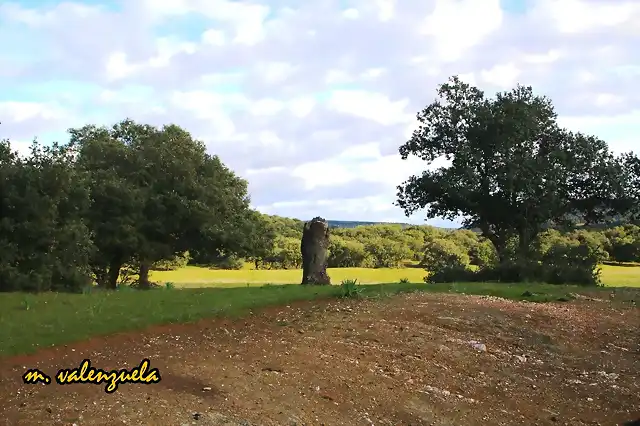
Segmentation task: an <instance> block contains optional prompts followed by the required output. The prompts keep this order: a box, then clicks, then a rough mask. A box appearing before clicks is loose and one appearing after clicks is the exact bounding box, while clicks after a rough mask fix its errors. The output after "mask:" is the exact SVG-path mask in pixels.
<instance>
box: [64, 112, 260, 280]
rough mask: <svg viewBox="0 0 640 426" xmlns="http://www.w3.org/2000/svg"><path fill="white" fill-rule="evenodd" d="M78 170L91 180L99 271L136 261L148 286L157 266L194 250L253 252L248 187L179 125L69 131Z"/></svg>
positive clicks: (111, 273)
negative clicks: (76, 148) (76, 155)
mask: <svg viewBox="0 0 640 426" xmlns="http://www.w3.org/2000/svg"><path fill="white" fill-rule="evenodd" d="M69 133H70V135H71V143H72V144H73V145H75V146H77V147H78V158H77V166H78V168H79V169H80V170H83V171H85V172H86V173H88V174H89V175H90V176H91V179H90V182H91V184H90V191H91V194H92V199H93V203H92V205H91V208H90V209H89V210H90V211H89V214H88V221H89V222H90V223H91V227H92V229H95V232H96V235H97V238H96V240H95V243H96V246H97V248H98V252H97V253H96V256H95V257H94V259H93V262H92V263H93V265H94V269H95V270H98V271H100V270H105V269H107V270H108V274H107V275H108V280H106V283H107V284H108V286H109V287H111V288H113V287H114V286H115V280H117V277H118V274H119V271H120V268H121V267H122V265H124V264H125V263H129V262H136V263H137V264H138V269H139V282H140V286H141V287H142V288H148V287H149V286H150V282H149V270H150V268H151V266H152V264H153V263H155V262H158V261H160V260H163V259H170V258H173V257H174V256H176V255H179V254H182V253H184V252H185V251H189V252H190V253H193V254H194V255H201V254H202V253H203V252H208V253H217V254H220V255H224V254H229V253H235V252H236V251H246V250H247V249H248V247H250V243H249V242H248V239H249V238H251V237H252V235H250V234H249V235H247V233H246V232H245V231H246V230H247V229H248V228H250V227H251V221H252V219H254V218H255V216H254V215H253V214H252V213H251V212H250V208H249V197H248V196H247V183H246V181H244V180H243V179H240V178H239V177H237V176H236V175H235V174H234V173H233V172H232V171H231V170H229V169H228V168H227V167H226V166H225V165H224V164H223V163H222V162H221V161H220V159H219V158H218V157H216V156H211V155H209V154H207V153H206V149H205V146H204V144H202V143H201V142H199V141H196V140H194V139H193V138H192V137H191V135H190V134H189V133H188V132H187V131H185V130H183V129H182V128H180V127H178V126H176V125H167V126H164V127H162V128H155V127H153V126H149V125H143V124H138V123H135V122H133V121H131V120H128V119H127V120H124V121H122V122H120V123H118V124H116V125H115V126H113V127H112V128H109V129H107V128H98V127H96V126H85V127H83V128H80V129H71V130H69Z"/></svg>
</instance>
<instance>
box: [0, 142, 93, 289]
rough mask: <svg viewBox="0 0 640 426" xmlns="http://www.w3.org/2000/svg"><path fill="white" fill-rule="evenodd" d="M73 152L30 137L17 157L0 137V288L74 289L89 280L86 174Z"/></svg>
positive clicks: (81, 286) (9, 145)
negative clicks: (28, 144)
mask: <svg viewBox="0 0 640 426" xmlns="http://www.w3.org/2000/svg"><path fill="white" fill-rule="evenodd" d="M73 157H74V153H73V151H72V150H70V149H69V148H68V147H62V146H59V145H58V144H54V145H53V146H50V147H43V146H41V145H40V144H39V143H37V142H36V141H34V143H33V145H32V148H31V155H30V156H28V157H27V158H20V157H19V156H18V155H17V154H16V153H15V152H14V151H12V149H11V144H10V142H9V141H6V140H4V141H0V194H2V196H1V197H0V291H49V290H50V291H78V290H80V289H82V288H83V287H84V286H86V285H87V284H89V283H90V279H91V277H90V269H89V256H90V254H91V251H92V249H93V247H92V244H91V238H90V237H91V234H90V231H89V229H87V227H86V226H85V223H84V222H83V214H84V212H85V210H86V209H87V208H88V205H89V194H88V191H87V190H86V184H85V178H86V176H85V175H84V174H82V173H79V172H78V171H77V170H75V168H74V167H73V163H72V162H73Z"/></svg>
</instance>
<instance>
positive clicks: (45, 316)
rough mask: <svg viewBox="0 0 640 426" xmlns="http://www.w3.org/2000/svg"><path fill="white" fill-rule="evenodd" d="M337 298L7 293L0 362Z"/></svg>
mask: <svg viewBox="0 0 640 426" xmlns="http://www.w3.org/2000/svg"><path fill="white" fill-rule="evenodd" d="M341 291H342V288H341V286H323V287H314V286H300V285H266V286H249V287H247V286H245V287H236V288H200V289H195V288H194V289H158V290H151V291H136V290H131V289H126V288H125V289H123V290H119V291H115V292H107V291H100V290H96V291H93V292H90V293H86V294H64V293H42V294H37V295H34V294H21V293H7V294H3V295H2V296H1V297H0V356H6V355H15V354H22V353H30V352H33V351H35V350H37V349H39V348H44V347H50V346H53V345H59V344H65V343H70V342H75V341H80V340H84V339H87V338H90V337H93V336H99V335H106V334H111V333H115V332H121V331H129V330H137V329H143V328H145V327H148V326H151V325H155V324H167V323H183V322H191V321H195V320H198V319H200V318H205V317H215V316H225V317H229V316H231V317H233V316H237V315H242V314H247V313H248V312H249V311H250V310H251V309H256V308H260V307H266V306H273V305H286V304H288V303H291V302H294V301H300V300H312V299H323V298H331V297H339V296H340V295H341ZM360 291H361V293H360V295H361V296H362V297H385V296H389V295H392V294H396V293H401V292H407V291H426V292H451V293H465V294H484V295H494V296H500V297H505V298H510V299H520V300H531V301H538V302H545V301H558V300H560V301H562V300H569V299H571V298H572V296H571V295H570V293H573V292H579V291H581V290H580V289H579V288H576V287H569V286H554V285H526V284H518V285H515V284H514V285H510V284H484V283H471V284H464V283H458V284H435V285H433V284H431V285H428V284H400V283H396V284H378V285H375V284H374V285H366V286H362V287H361V288H360ZM590 291H593V289H590ZM27 331H28V332H27Z"/></svg>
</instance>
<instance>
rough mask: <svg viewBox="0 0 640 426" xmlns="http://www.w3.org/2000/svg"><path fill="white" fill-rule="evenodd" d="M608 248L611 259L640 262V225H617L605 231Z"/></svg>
mask: <svg viewBox="0 0 640 426" xmlns="http://www.w3.org/2000/svg"><path fill="white" fill-rule="evenodd" d="M604 234H605V237H606V238H607V242H606V244H605V249H606V250H607V252H608V254H609V257H610V259H611V260H613V261H616V262H640V227H638V226H635V225H631V224H629V225H626V226H616V227H615V228H612V229H608V230H607V231H605V233H604Z"/></svg>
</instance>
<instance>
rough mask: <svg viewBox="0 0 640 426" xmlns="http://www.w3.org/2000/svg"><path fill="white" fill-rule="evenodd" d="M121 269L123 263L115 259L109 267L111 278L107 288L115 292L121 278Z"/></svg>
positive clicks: (109, 277)
mask: <svg viewBox="0 0 640 426" xmlns="http://www.w3.org/2000/svg"><path fill="white" fill-rule="evenodd" d="M120 269H122V262H121V261H120V259H113V260H112V261H111V264H110V265H109V276H108V281H107V288H108V289H110V290H115V289H116V288H118V278H119V277H120Z"/></svg>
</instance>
